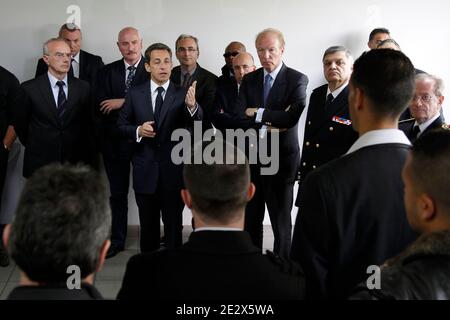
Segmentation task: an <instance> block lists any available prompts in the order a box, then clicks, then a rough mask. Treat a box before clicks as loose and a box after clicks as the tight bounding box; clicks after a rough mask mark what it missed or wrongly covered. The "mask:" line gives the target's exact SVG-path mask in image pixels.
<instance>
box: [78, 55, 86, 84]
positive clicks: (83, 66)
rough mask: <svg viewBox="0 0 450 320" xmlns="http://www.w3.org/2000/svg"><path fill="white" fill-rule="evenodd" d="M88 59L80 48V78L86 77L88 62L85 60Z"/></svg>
mask: <svg viewBox="0 0 450 320" xmlns="http://www.w3.org/2000/svg"><path fill="white" fill-rule="evenodd" d="M85 59H86V55H85V53H84V51H83V50H80V56H79V61H78V66H79V70H80V74H79V77H78V78H79V79H84V75H85V74H86V73H87V70H86V69H87V64H86V62H85V61H84V60H85Z"/></svg>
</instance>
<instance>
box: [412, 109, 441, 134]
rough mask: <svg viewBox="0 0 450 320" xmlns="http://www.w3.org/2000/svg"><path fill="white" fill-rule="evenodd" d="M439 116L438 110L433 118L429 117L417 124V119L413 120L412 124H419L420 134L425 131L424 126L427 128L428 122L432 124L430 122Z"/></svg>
mask: <svg viewBox="0 0 450 320" xmlns="http://www.w3.org/2000/svg"><path fill="white" fill-rule="evenodd" d="M439 117H440V114H439V112H438V113H437V114H436V115H435V116H434V117H433V118H431V119H429V120H427V121H425V122H424V123H422V124H418V123H417V121H416V122H414V126H419V129H420V134H421V133H422V132H424V131H425V129H426V128H428V126H429V125H430V124H432V123H433V122H434V120H436V119H437V118H439Z"/></svg>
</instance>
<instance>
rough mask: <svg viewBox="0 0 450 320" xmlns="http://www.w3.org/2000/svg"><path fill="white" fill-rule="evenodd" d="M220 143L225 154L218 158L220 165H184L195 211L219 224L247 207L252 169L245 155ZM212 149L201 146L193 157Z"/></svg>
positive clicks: (203, 162) (205, 145)
mask: <svg viewBox="0 0 450 320" xmlns="http://www.w3.org/2000/svg"><path fill="white" fill-rule="evenodd" d="M218 143H219V144H220V143H222V146H223V149H222V150H223V154H222V155H220V156H218V157H217V158H214V159H217V160H218V161H214V162H212V163H211V164H209V163H206V162H205V161H204V160H202V161H201V163H195V162H194V161H191V164H185V165H184V172H183V175H184V183H185V185H186V189H188V191H189V193H190V195H191V197H192V206H193V208H194V209H195V210H196V211H197V212H199V213H200V214H202V215H204V216H206V217H209V218H211V219H213V220H215V221H222V222H226V221H229V220H231V219H233V218H234V216H232V214H234V213H236V211H237V210H239V209H243V208H244V207H245V206H246V204H247V190H248V186H249V184H250V167H249V165H248V161H247V159H246V157H245V155H244V154H243V153H242V151H240V150H239V149H237V148H236V147H234V146H233V145H231V144H228V143H225V142H223V141H219V142H218ZM208 145H209V143H207V142H204V143H203V144H201V145H198V146H197V147H196V148H195V150H194V152H193V153H198V152H203V150H205V148H207V147H208ZM193 159H194V155H193Z"/></svg>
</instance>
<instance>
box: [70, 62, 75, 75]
mask: <svg viewBox="0 0 450 320" xmlns="http://www.w3.org/2000/svg"><path fill="white" fill-rule="evenodd" d="M74 61H75V60H74V59H72V60H70V69H69V77H72V78H73V77H75V75H74V74H73V67H72V63H73V62H74Z"/></svg>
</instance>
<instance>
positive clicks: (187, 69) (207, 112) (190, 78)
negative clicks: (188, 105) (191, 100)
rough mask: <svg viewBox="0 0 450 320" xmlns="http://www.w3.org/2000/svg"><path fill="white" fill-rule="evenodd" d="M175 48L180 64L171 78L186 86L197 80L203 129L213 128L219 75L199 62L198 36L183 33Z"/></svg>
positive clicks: (198, 101) (173, 70)
mask: <svg viewBox="0 0 450 320" xmlns="http://www.w3.org/2000/svg"><path fill="white" fill-rule="evenodd" d="M175 50H176V56H177V59H178V61H179V62H180V65H179V66H177V67H175V68H173V69H172V75H171V76H170V80H171V81H172V82H173V83H174V84H176V85H179V86H182V87H184V88H189V87H190V86H191V85H192V83H193V82H194V81H197V87H196V92H195V100H196V101H197V103H198V104H199V105H200V106H201V107H202V109H203V112H204V118H203V129H204V130H206V129H208V128H211V127H212V126H211V114H212V110H213V106H214V98H215V95H216V86H217V76H216V75H215V74H213V73H211V72H209V71H208V70H206V69H204V68H202V67H200V65H199V64H198V63H197V60H198V57H199V54H200V49H199V47H198V39H197V38H196V37H194V36H192V35H188V34H181V35H180V36H179V37H178V39H177V41H176V42H175Z"/></svg>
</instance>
